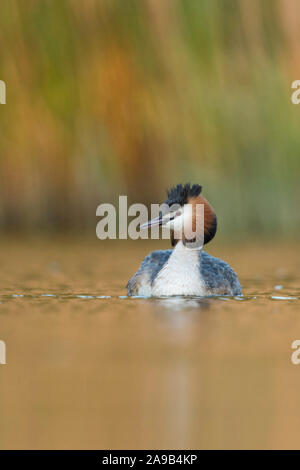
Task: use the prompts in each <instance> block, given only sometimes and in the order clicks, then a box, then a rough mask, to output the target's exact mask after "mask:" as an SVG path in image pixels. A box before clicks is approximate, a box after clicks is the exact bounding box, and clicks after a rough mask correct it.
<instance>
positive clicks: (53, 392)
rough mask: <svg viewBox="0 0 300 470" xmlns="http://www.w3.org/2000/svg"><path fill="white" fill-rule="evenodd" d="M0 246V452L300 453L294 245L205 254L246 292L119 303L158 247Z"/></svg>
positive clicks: (215, 249)
mask: <svg viewBox="0 0 300 470" xmlns="http://www.w3.org/2000/svg"><path fill="white" fill-rule="evenodd" d="M161 245H162V244H161V242H160V243H159V244H158V245H151V243H150V242H148V241H143V242H139V243H133V242H130V241H129V242H127V241H124V242H122V243H120V242H115V243H114V242H108V243H105V242H100V241H90V240H85V239H83V240H78V239H74V238H73V239H65V238H64V239H57V238H55V239H49V240H42V239H38V240H14V239H12V240H2V243H1V246H2V250H1V254H0V262H1V272H0V279H1V289H0V339H1V340H4V341H5V342H6V346H7V364H6V365H0V419H1V427H0V446H1V448H110V449H114V448H203V449H209V448H278V447H280V448H291V447H296V448H299V447H300V446H299V442H300V408H299V400H298V395H299V391H300V365H299V366H297V365H293V364H292V362H291V354H292V352H293V350H292V349H291V343H292V341H293V340H295V339H300V302H299V300H300V287H299V285H300V284H299V279H300V266H299V244H295V243H294V244H292V245H288V246H285V245H283V244H282V246H280V245H279V246H278V244H275V243H274V244H269V243H247V244H243V245H237V246H235V245H228V244H223V243H221V242H219V243H217V241H216V242H215V243H214V244H212V245H211V250H208V251H209V252H210V253H212V254H213V255H215V256H220V257H222V258H223V259H225V260H227V261H228V262H230V264H231V265H232V266H233V267H234V268H235V270H236V271H237V272H238V273H239V276H240V280H241V283H242V285H243V291H244V297H236V298H231V297H219V298H213V299H211V298H207V299H199V298H188V299H183V298H172V299H141V298H135V299H134V298H127V297H126V291H125V288H124V286H125V284H126V282H127V280H128V278H129V277H130V276H131V275H132V273H133V272H134V271H135V270H136V269H137V267H138V264H139V263H140V261H141V260H142V258H143V257H144V256H145V255H146V254H147V253H148V252H149V251H151V249H153V248H158V247H161Z"/></svg>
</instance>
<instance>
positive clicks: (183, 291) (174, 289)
mask: <svg viewBox="0 0 300 470" xmlns="http://www.w3.org/2000/svg"><path fill="white" fill-rule="evenodd" d="M199 265H200V254H199V250H193V249H191V248H187V247H185V246H184V245H183V243H182V242H181V241H179V242H178V243H177V245H176V247H175V248H174V250H173V253H172V254H171V256H170V258H169V259H168V262H167V263H166V264H165V266H164V267H163V268H162V270H161V271H160V272H159V273H158V275H157V277H156V279H155V280H154V283H153V286H152V295H153V296H156V297H159V296H164V295H205V285H204V282H203V281H202V279H201V277H200V269H199Z"/></svg>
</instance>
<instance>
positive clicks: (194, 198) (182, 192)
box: [127, 184, 242, 297]
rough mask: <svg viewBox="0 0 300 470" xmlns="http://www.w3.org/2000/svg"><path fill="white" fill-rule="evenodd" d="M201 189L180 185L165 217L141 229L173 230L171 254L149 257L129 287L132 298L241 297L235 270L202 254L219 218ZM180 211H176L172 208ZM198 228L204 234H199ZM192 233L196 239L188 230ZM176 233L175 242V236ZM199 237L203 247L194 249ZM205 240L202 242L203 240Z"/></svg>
mask: <svg viewBox="0 0 300 470" xmlns="http://www.w3.org/2000/svg"><path fill="white" fill-rule="evenodd" d="M201 191H202V187H201V186H199V185H197V184H194V185H193V186H191V185H190V184H186V185H184V186H183V185H181V184H179V185H177V186H176V187H174V188H172V189H171V190H170V191H168V199H167V201H166V203H165V204H166V206H168V207H170V208H171V210H168V211H167V212H166V213H164V214H161V215H160V216H159V217H157V218H155V219H153V220H150V221H149V222H147V223H146V224H143V225H142V226H141V228H147V227H152V226H157V225H161V226H165V227H167V228H169V229H170V230H171V241H172V245H173V249H172V250H157V251H153V252H152V253H150V254H149V255H148V256H146V258H145V259H144V261H143V262H142V264H141V266H140V268H139V270H138V271H137V272H136V273H135V274H134V275H133V277H132V278H131V279H130V280H129V282H128V284H127V292H128V295H129V296H135V295H136V296H146V297H150V296H153V297H162V296H174V295H183V296H210V295H240V294H241V293H242V290H241V286H240V283H239V280H238V278H237V275H236V274H235V272H234V271H233V269H232V268H231V267H230V266H229V265H228V264H227V263H226V262H225V261H222V260H220V259H218V258H215V257H214V256H211V255H209V254H208V253H206V252H205V251H203V249H202V248H203V245H204V244H207V243H209V242H210V241H211V240H212V239H213V237H214V236H215V234H216V230H217V217H216V214H215V212H214V210H213V208H212V207H211V205H210V204H209V203H208V202H207V200H206V199H205V198H204V197H203V196H202V195H201ZM200 205H202V207H203V211H202V217H203V218H204V220H203V221H202V223H201V224H197V223H196V216H197V214H198V212H197V207H199V206H200ZM174 206H175V207H177V209H176V210H175V211H174V210H172V207H174ZM198 225H199V226H200V227H201V230H202V232H203V233H202V234H200V233H199V234H198V233H197V227H198ZM186 226H190V227H191V228H192V229H193V232H192V233H193V239H190V238H189V237H187V234H186V230H185V227H186ZM174 233H176V238H175V236H174ZM198 236H199V240H201V241H202V243H201V244H200V245H199V246H197V244H196V247H195V240H196V239H197V237H198ZM201 237H202V238H201Z"/></svg>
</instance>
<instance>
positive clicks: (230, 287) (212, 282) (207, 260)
mask: <svg viewBox="0 0 300 470" xmlns="http://www.w3.org/2000/svg"><path fill="white" fill-rule="evenodd" d="M200 272H201V276H202V278H203V280H204V282H205V285H206V287H207V290H208V291H210V292H211V293H212V294H228V295H240V294H241V293H242V289H241V285H240V283H239V280H238V277H237V275H236V274H235V272H234V270H233V269H232V268H231V267H230V266H229V264H227V263H225V261H222V260H220V259H218V258H215V257H214V256H211V255H209V254H208V253H205V251H202V253H201V263H200Z"/></svg>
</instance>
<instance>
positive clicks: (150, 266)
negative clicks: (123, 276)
mask: <svg viewBox="0 0 300 470" xmlns="http://www.w3.org/2000/svg"><path fill="white" fill-rule="evenodd" d="M171 253H172V250H157V251H153V252H152V253H150V254H149V255H148V256H146V258H145V259H144V261H143V262H142V264H141V266H140V268H139V270H138V271H137V272H136V273H135V274H134V275H133V276H132V278H131V279H130V280H129V281H128V283H127V286H126V288H127V292H128V295H139V290H140V289H141V288H143V287H144V288H145V290H146V289H147V288H149V290H150V289H151V286H152V284H153V281H154V279H155V278H156V276H157V274H158V273H159V271H160V270H161V269H162V267H163V266H164V264H165V263H166V262H167V261H168V259H169V257H170V255H171Z"/></svg>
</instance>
